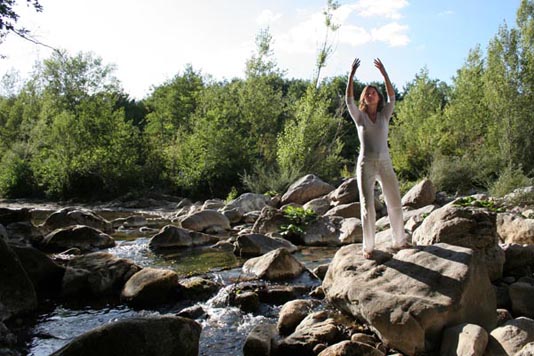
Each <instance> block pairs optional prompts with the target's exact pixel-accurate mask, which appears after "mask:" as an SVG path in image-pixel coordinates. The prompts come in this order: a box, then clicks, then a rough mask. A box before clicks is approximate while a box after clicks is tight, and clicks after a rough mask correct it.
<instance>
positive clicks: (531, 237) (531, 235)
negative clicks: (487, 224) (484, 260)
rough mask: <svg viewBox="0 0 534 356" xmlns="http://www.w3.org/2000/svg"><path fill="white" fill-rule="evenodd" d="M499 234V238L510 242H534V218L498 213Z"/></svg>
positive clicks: (530, 243)
mask: <svg viewBox="0 0 534 356" xmlns="http://www.w3.org/2000/svg"><path fill="white" fill-rule="evenodd" d="M497 234H498V236H499V239H500V240H501V241H502V242H504V243H509V244H528V245H532V244H534V219H525V218H523V217H522V216H520V215H515V214H509V213H499V214H497Z"/></svg>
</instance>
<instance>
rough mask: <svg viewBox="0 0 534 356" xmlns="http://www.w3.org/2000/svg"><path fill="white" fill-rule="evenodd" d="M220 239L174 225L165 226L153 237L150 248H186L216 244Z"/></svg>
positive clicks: (149, 244)
mask: <svg viewBox="0 0 534 356" xmlns="http://www.w3.org/2000/svg"><path fill="white" fill-rule="evenodd" d="M218 241H219V239H218V238H216V237H215V236H212V235H208V234H203V233H200V232H196V231H191V230H187V229H184V228H181V227H178V226H174V225H166V226H164V227H163V228H162V229H161V230H160V231H159V232H158V233H157V234H155V235H154V236H152V238H151V239H150V241H149V243H148V246H149V248H150V249H151V250H163V249H169V248H186V247H193V246H203V245H209V244H214V243H216V242H218Z"/></svg>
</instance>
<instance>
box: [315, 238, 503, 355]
mask: <svg viewBox="0 0 534 356" xmlns="http://www.w3.org/2000/svg"><path fill="white" fill-rule="evenodd" d="M323 289H324V291H325V295H326V298H327V300H328V301H329V302H330V303H331V304H333V305H334V306H336V307H337V308H339V309H340V310H341V311H343V312H344V313H346V314H349V315H352V316H353V317H355V318H356V319H359V320H362V319H363V320H365V321H367V323H368V324H370V326H371V328H372V329H373V330H375V331H376V333H377V334H378V336H379V337H380V339H381V340H382V341H383V342H384V343H385V344H387V345H389V346H390V347H393V348H395V349H397V350H400V351H402V352H403V353H406V354H408V355H413V354H416V353H419V352H431V351H432V350H435V349H437V347H438V346H439V340H440V336H441V331H442V329H443V328H444V327H446V326H447V325H451V324H458V323H464V322H469V323H474V324H478V325H481V326H483V327H484V328H486V329H488V330H491V329H492V328H493V327H494V326H495V323H496V314H495V309H496V301H495V294H494V291H493V287H492V285H491V283H490V281H489V278H488V276H487V272H486V268H485V265H484V264H483V263H482V262H481V261H480V257H479V256H478V255H477V254H475V252H474V251H473V250H471V249H468V248H464V247H460V246H454V245H448V244H444V243H438V244H436V245H432V246H425V247H419V246H418V247H417V248H410V249H404V250H401V251H399V252H398V253H397V254H395V255H394V256H393V258H392V257H391V255H390V254H387V253H383V252H381V251H379V250H375V257H374V258H373V259H371V260H367V259H364V258H363V257H362V255H361V252H360V247H359V246H357V245H349V246H344V247H342V248H340V249H339V250H338V252H337V253H336V255H335V256H334V258H333V260H332V262H331V264H330V267H329V269H328V271H327V274H326V277H325V279H324V281H323Z"/></svg>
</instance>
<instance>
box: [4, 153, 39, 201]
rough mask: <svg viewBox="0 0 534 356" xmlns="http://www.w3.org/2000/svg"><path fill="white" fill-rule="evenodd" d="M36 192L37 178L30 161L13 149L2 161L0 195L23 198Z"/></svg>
mask: <svg viewBox="0 0 534 356" xmlns="http://www.w3.org/2000/svg"><path fill="white" fill-rule="evenodd" d="M34 193H35V179H34V176H33V171H32V169H31V167H30V165H29V163H28V162H27V161H26V160H24V159H23V158H21V157H20V156H19V155H17V154H16V153H15V152H13V151H8V152H6V154H4V156H3V157H2V160H1V161H0V196H1V197H4V198H23V197H28V196H31V195H33V194H34Z"/></svg>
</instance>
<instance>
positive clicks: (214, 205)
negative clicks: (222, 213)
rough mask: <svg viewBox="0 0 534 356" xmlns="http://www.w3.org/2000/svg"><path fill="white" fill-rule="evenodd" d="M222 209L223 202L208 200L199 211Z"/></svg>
mask: <svg viewBox="0 0 534 356" xmlns="http://www.w3.org/2000/svg"><path fill="white" fill-rule="evenodd" d="M223 207H224V200H221V199H208V200H206V201H205V202H204V204H202V208H201V210H217V209H222V208H223Z"/></svg>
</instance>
